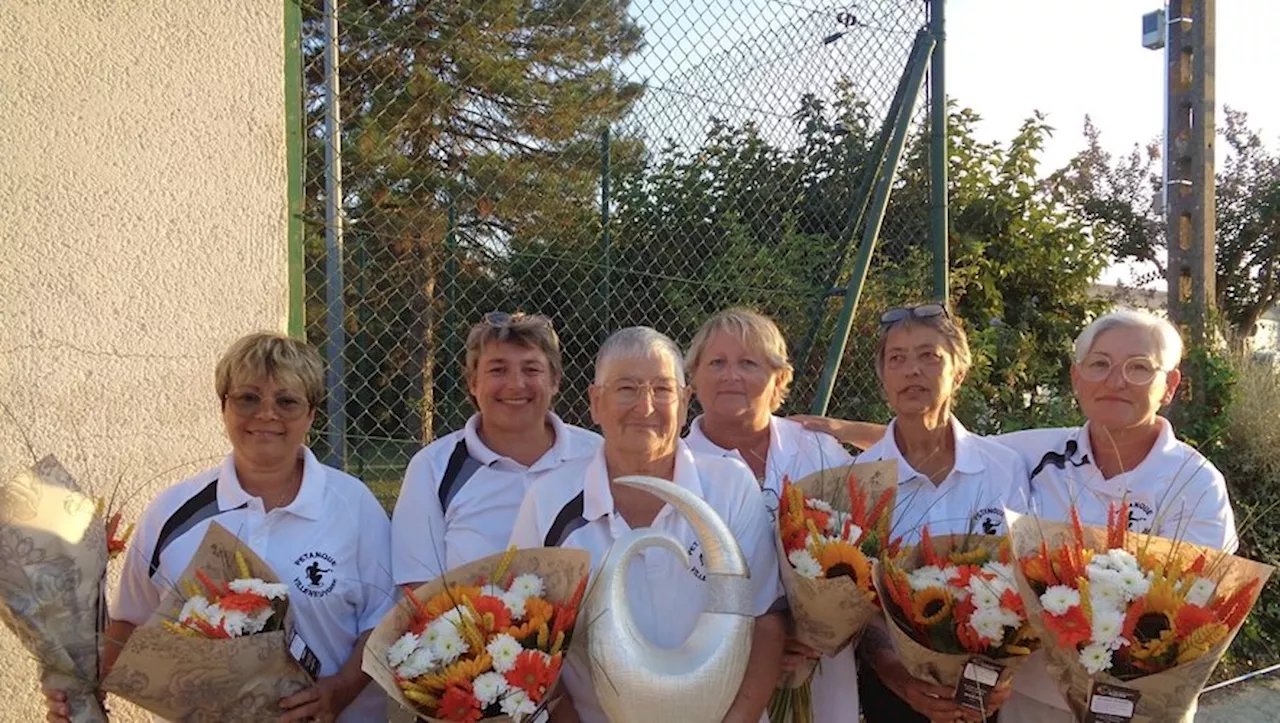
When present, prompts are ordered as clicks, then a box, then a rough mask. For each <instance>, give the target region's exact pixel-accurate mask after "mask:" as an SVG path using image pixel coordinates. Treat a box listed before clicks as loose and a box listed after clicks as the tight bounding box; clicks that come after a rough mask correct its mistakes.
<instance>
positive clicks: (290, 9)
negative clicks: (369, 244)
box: [284, 0, 307, 339]
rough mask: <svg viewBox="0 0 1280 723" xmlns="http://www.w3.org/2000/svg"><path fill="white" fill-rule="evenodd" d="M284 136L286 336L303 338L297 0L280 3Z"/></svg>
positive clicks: (299, 13)
mask: <svg viewBox="0 0 1280 723" xmlns="http://www.w3.org/2000/svg"><path fill="white" fill-rule="evenodd" d="M284 123H285V129H284V138H285V165H286V166H287V168H286V173H287V174H288V181H287V186H288V190H287V192H286V195H287V197H288V200H287V203H288V216H287V218H286V219H285V224H286V228H287V231H286V235H287V237H288V249H289V252H288V253H289V266H288V275H289V276H288V284H289V321H288V333H289V336H291V337H293V338H295V339H306V338H307V328H306V324H307V317H306V313H307V302H306V291H307V290H306V286H307V276H306V259H305V257H304V255H303V247H302V206H303V198H304V195H303V188H302V182H303V173H304V170H303V169H304V167H305V166H304V164H305V161H304V160H303V143H302V125H303V113H302V8H301V7H299V6H298V2H297V0H285V3H284Z"/></svg>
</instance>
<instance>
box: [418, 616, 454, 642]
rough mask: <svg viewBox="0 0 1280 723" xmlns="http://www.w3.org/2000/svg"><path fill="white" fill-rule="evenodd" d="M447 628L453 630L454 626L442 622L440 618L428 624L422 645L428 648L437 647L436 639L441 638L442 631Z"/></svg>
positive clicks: (423, 632)
mask: <svg viewBox="0 0 1280 723" xmlns="http://www.w3.org/2000/svg"><path fill="white" fill-rule="evenodd" d="M445 628H449V629H450V630H453V629H454V628H453V626H452V625H450V624H448V623H445V624H440V621H439V620H433V621H431V623H430V624H428V625H427V629H426V630H423V631H422V646H423V647H426V648H431V647H435V644H436V641H437V640H439V639H440V631H441V630H444V629H445Z"/></svg>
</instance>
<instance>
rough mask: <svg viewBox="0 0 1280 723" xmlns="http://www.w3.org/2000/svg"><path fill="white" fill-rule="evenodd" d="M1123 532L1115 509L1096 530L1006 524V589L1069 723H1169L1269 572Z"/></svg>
mask: <svg viewBox="0 0 1280 723" xmlns="http://www.w3.org/2000/svg"><path fill="white" fill-rule="evenodd" d="M1127 528H1128V510H1127V505H1121V506H1115V505H1113V506H1112V507H1111V509H1110V511H1109V515H1108V522H1107V527H1106V529H1100V528H1095V527H1085V526H1083V525H1082V524H1081V523H1080V518H1079V515H1078V514H1077V513H1076V511H1075V510H1074V509H1073V510H1072V512H1071V520H1070V522H1068V523H1052V522H1046V521H1044V520H1040V519H1037V518H1035V517H1030V516H1017V517H1016V518H1014V519H1013V521H1012V523H1011V525H1010V531H1011V535H1012V537H1013V545H1014V552H1015V553H1016V554H1017V557H1018V566H1017V567H1018V587H1019V590H1020V591H1021V593H1022V597H1023V600H1024V601H1025V602H1026V605H1027V609H1028V612H1029V613H1030V614H1031V619H1032V621H1033V625H1035V626H1036V628H1037V629H1038V630H1039V632H1040V635H1041V637H1042V639H1043V641H1044V649H1045V653H1046V661H1047V664H1048V668H1049V674H1050V676H1051V677H1052V678H1054V679H1056V680H1058V681H1060V687H1061V688H1062V690H1063V693H1064V695H1065V696H1066V698H1067V703H1068V704H1069V705H1070V707H1071V709H1072V710H1073V711H1074V712H1075V714H1076V715H1078V716H1084V715H1086V713H1087V711H1089V710H1092V709H1096V708H1116V707H1118V708H1120V709H1123V710H1124V711H1127V712H1128V713H1129V715H1131V716H1132V718H1133V720H1134V721H1152V722H1155V721H1176V720H1181V719H1182V718H1183V717H1184V716H1185V715H1186V714H1187V713H1188V712H1189V711H1190V710H1191V709H1192V707H1193V706H1194V704H1195V701H1196V699H1197V697H1198V696H1199V694H1200V690H1201V689H1202V688H1203V687H1204V684H1205V682H1206V681H1207V680H1208V679H1209V675H1210V674H1211V673H1212V672H1213V669H1214V667H1215V666H1216V665H1217V664H1218V660H1220V659H1221V657H1222V655H1223V653H1224V652H1226V649H1227V646H1228V645H1230V643H1231V640H1232V639H1233V638H1234V637H1235V634H1236V632H1237V631H1238V630H1239V629H1240V625H1241V624H1242V623H1243V622H1244V618H1245V616H1246V615H1248V613H1249V610H1250V609H1252V607H1253V604H1254V603H1255V602H1256V601H1257V597H1258V592H1259V590H1260V589H1261V587H1262V585H1263V584H1264V583H1265V582H1266V580H1267V578H1268V577H1269V576H1270V574H1271V572H1272V570H1273V569H1274V568H1272V567H1270V566H1268V565H1263V564H1260V563H1257V562H1253V561H1252V560H1246V559H1244V558H1240V557H1235V556H1232V555H1229V554H1227V553H1225V552H1221V551H1219V550H1213V549H1210V548H1204V547H1199V546H1196V545H1190V544H1188V543H1185V542H1181V541H1178V540H1170V539H1165V538H1160V537H1153V536H1150V535H1142V534H1137V533H1132V532H1129V531H1128V529H1127Z"/></svg>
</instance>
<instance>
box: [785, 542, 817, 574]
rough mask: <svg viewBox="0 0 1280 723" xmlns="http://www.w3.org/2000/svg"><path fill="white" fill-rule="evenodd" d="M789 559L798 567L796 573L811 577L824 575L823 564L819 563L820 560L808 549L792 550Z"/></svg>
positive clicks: (792, 564)
mask: <svg viewBox="0 0 1280 723" xmlns="http://www.w3.org/2000/svg"><path fill="white" fill-rule="evenodd" d="M787 561H788V562H790V563H791V566H792V567H794V568H795V569H796V574H797V575H800V576H801V577H807V578H809V579H814V578H818V577H822V565H819V564H818V560H817V559H816V558H814V556H813V553H811V552H809V551H808V550H805V549H800V550H792V551H791V554H789V555H787Z"/></svg>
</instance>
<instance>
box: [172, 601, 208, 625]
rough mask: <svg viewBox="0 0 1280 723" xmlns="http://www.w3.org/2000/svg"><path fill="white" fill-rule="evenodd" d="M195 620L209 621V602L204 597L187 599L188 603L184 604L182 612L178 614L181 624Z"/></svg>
mask: <svg viewBox="0 0 1280 723" xmlns="http://www.w3.org/2000/svg"><path fill="white" fill-rule="evenodd" d="M193 618H204V619H206V620H208V619H209V601H208V600H206V599H205V598H204V596H203V595H196V596H194V597H189V598H187V601H186V602H184V603H183V604H182V611H181V612H179V613H178V621H179V622H186V621H187V620H191V619H193Z"/></svg>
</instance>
